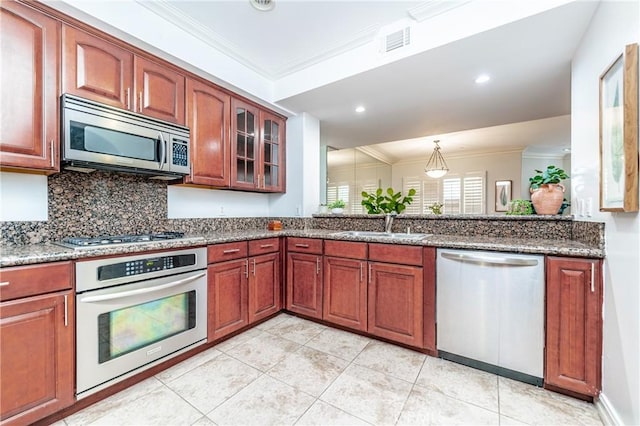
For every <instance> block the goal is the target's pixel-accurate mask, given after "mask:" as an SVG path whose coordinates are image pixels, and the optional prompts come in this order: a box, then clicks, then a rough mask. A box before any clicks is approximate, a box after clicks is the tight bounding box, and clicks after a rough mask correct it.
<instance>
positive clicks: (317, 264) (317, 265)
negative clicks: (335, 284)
mask: <svg viewBox="0 0 640 426" xmlns="http://www.w3.org/2000/svg"><path fill="white" fill-rule="evenodd" d="M316 275H320V256H318V257H316Z"/></svg>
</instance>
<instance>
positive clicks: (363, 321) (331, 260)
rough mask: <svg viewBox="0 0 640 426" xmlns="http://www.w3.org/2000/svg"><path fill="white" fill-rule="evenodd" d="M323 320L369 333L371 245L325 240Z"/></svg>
mask: <svg viewBox="0 0 640 426" xmlns="http://www.w3.org/2000/svg"><path fill="white" fill-rule="evenodd" d="M324 254H325V257H324V303H323V313H322V318H323V319H324V320H325V321H328V322H332V323H334V324H339V325H342V326H345V327H349V328H352V329H354V330H360V331H367V244H366V243H359V242H347V241H332V240H326V241H325V251H324Z"/></svg>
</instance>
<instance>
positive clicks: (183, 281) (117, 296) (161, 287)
mask: <svg viewBox="0 0 640 426" xmlns="http://www.w3.org/2000/svg"><path fill="white" fill-rule="evenodd" d="M205 275H206V273H205V272H201V273H199V274H198V275H194V276H192V277H188V278H184V279H181V280H178V281H173V282H170V283H167V284H162V285H158V286H155V287H151V288H139V289H136V290H129V291H121V292H119V293H112V294H103V295H100V296H87V297H83V298H82V299H80V302H83V303H91V302H103V301H105V300H114V299H122V298H125V297H130V296H137V295H139V294H148V293H153V292H156V291H160V290H165V289H167V288H171V287H177V286H180V285H183V284H186V283H189V282H191V281H194V280H197V279H198V278H202V277H204V276H205Z"/></svg>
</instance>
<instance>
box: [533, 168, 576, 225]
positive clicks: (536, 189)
mask: <svg viewBox="0 0 640 426" xmlns="http://www.w3.org/2000/svg"><path fill="white" fill-rule="evenodd" d="M536 173H537V174H536V175H534V176H532V177H530V178H529V183H530V187H529V191H530V192H531V202H532V203H533V207H534V209H535V210H536V213H537V214H558V211H559V210H560V206H561V205H562V200H563V198H564V186H563V185H562V184H561V183H560V182H561V181H562V180H563V179H568V178H569V175H568V174H567V173H566V172H565V171H564V170H562V169H561V168H559V167H557V166H553V165H551V166H548V167H547V168H546V169H545V170H536Z"/></svg>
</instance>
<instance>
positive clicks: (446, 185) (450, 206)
mask: <svg viewBox="0 0 640 426" xmlns="http://www.w3.org/2000/svg"><path fill="white" fill-rule="evenodd" d="M460 183H461V182H460V178H459V177H450V178H446V179H442V204H443V205H444V206H443V212H444V213H446V214H460V204H461V199H460V198H461V197H460V196H461V194H460V192H461V191H460Z"/></svg>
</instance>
